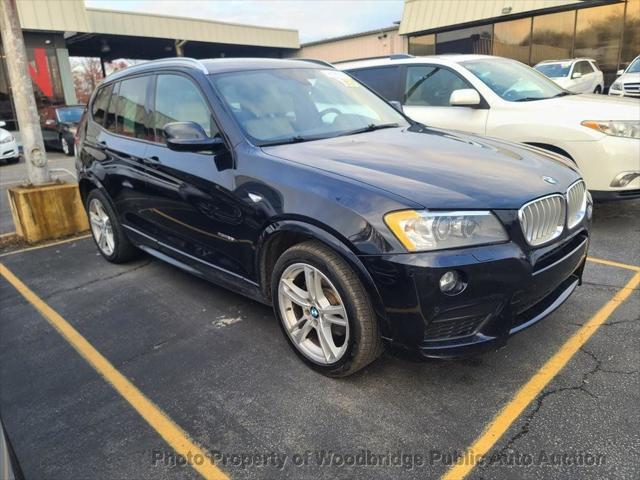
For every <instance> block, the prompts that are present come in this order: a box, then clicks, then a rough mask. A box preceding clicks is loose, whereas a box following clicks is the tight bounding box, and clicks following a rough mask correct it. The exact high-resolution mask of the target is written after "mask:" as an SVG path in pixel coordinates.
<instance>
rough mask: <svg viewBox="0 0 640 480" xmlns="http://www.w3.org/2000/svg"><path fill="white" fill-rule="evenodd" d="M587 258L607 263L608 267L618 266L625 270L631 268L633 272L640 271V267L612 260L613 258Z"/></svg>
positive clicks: (603, 263) (594, 261)
mask: <svg viewBox="0 0 640 480" xmlns="http://www.w3.org/2000/svg"><path fill="white" fill-rule="evenodd" d="M587 260H589V261H590V262H593V263H600V264H602V265H609V266H610V267H618V268H624V269H625V270H632V271H634V272H640V267H637V266H635V265H628V264H626V263H620V262H614V261H613V260H604V259H602V258H595V257H587Z"/></svg>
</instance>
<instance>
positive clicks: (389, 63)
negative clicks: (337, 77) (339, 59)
mask: <svg viewBox="0 0 640 480" xmlns="http://www.w3.org/2000/svg"><path fill="white" fill-rule="evenodd" d="M338 68H340V69H341V70H344V71H346V72H349V73H350V74H351V75H353V76H354V77H355V78H357V79H358V80H360V81H361V82H363V83H364V84H366V85H368V86H370V87H371V88H373V89H374V90H375V91H377V92H378V93H379V94H380V95H382V96H383V97H385V98H386V99H388V100H392V101H397V102H400V103H401V104H402V105H403V108H404V111H405V113H406V114H407V115H409V116H410V117H411V118H412V119H414V120H416V121H418V122H421V123H424V124H425V125H429V126H433V127H440V128H449V129H454V130H461V131H465V132H472V133H476V134H479V135H488V136H491V137H497V138H501V139H504V140H510V141H515V142H521V143H526V144H528V145H532V146H536V147H540V148H543V149H545V150H549V151H551V152H554V153H557V154H560V155H562V156H564V157H566V158H569V159H571V160H572V161H573V162H575V164H576V165H577V166H578V167H579V168H580V171H581V172H582V175H583V177H584V179H585V182H586V183H587V187H588V188H589V190H591V192H592V194H593V196H594V198H595V199H600V200H613V199H625V198H626V199H629V198H639V197H640V164H639V163H638V154H639V152H640V117H639V116H638V103H637V102H636V101H635V100H630V99H623V98H612V97H607V96H595V95H575V94H573V93H571V92H569V91H567V90H565V89H563V88H562V87H560V86H558V85H556V84H555V83H553V82H552V81H551V80H549V79H548V78H547V77H545V76H544V75H542V74H541V73H540V72H538V71H536V70H534V69H532V68H530V67H528V66H527V65H524V64H522V63H520V62H517V61H515V60H510V59H507V58H500V57H492V56H485V55H441V56H432V57H415V58H414V57H408V56H405V58H393V59H376V60H365V61H359V62H351V63H344V64H339V65H338Z"/></svg>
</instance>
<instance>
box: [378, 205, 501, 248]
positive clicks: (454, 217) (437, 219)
mask: <svg viewBox="0 0 640 480" xmlns="http://www.w3.org/2000/svg"><path fill="white" fill-rule="evenodd" d="M384 221H385V223H386V224H387V226H388V227H389V228H390V229H391V231H392V232H393V233H394V235H395V236H396V237H397V238H398V240H400V242H401V243H402V244H403V245H404V246H405V248H406V249H407V250H409V251H410V252H418V251H425V250H442V249H445V248H457V247H468V246H471V245H485V244H488V243H498V242H506V241H507V240H509V237H508V235H507V233H506V232H505V230H504V227H503V226H502V224H501V223H500V221H499V220H498V219H497V218H496V217H495V216H494V215H493V213H491V212H486V211H484V212H473V211H471V212H458V211H456V212H428V211H424V210H422V211H416V210H403V211H400V212H392V213H388V214H387V215H385V217H384Z"/></svg>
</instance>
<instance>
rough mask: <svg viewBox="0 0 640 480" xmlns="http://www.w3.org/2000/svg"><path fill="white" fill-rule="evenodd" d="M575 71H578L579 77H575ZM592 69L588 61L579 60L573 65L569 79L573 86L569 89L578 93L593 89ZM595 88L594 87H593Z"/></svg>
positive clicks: (588, 91)
mask: <svg viewBox="0 0 640 480" xmlns="http://www.w3.org/2000/svg"><path fill="white" fill-rule="evenodd" d="M576 73H579V74H580V75H581V76H580V78H576ZM590 74H593V69H592V68H591V65H589V63H588V62H585V61H583V60H580V61H579V62H576V63H575V64H574V65H573V72H572V74H571V80H572V83H573V87H571V89H570V90H572V91H574V92H578V93H590V92H592V91H593V90H592V89H591V81H592V79H593V75H590ZM594 88H595V87H594Z"/></svg>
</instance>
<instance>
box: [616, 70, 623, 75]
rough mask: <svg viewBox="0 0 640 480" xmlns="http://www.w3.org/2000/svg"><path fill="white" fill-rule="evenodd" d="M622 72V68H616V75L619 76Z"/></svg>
mask: <svg viewBox="0 0 640 480" xmlns="http://www.w3.org/2000/svg"><path fill="white" fill-rule="evenodd" d="M623 73H624V70H618V71H617V72H616V75H617V76H620V75H622V74H623Z"/></svg>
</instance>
